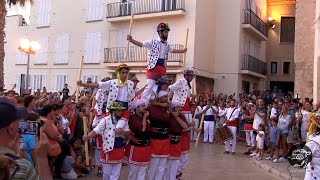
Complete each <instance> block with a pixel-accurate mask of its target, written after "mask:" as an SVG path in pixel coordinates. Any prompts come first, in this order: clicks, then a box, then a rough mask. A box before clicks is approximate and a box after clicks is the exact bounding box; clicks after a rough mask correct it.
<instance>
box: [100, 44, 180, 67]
mask: <svg viewBox="0 0 320 180" xmlns="http://www.w3.org/2000/svg"><path fill="white" fill-rule="evenodd" d="M172 46H173V48H174V49H183V48H184V47H183V45H179V44H175V45H172ZM125 50H126V48H125V47H114V48H105V49H104V58H105V60H104V63H107V66H108V67H117V66H118V65H119V64H120V63H125V64H127V65H128V66H132V67H146V66H147V59H148V49H147V48H142V47H138V46H132V47H129V50H128V57H127V59H125V58H124V54H125ZM182 61H183V54H181V53H179V54H178V53H169V55H168V61H167V66H171V67H180V66H182Z"/></svg>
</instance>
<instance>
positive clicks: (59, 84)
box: [52, 74, 67, 92]
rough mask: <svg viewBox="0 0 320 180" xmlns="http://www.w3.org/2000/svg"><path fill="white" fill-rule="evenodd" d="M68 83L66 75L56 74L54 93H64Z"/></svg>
mask: <svg viewBox="0 0 320 180" xmlns="http://www.w3.org/2000/svg"><path fill="white" fill-rule="evenodd" d="M66 82H67V75H66V74H55V75H54V79H53V88H52V89H53V91H54V92H59V91H62V89H63V87H64V84H65V83H66Z"/></svg>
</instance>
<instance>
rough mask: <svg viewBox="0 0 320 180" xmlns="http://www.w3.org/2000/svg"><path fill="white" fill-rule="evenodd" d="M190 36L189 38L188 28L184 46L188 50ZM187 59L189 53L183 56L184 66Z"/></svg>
mask: <svg viewBox="0 0 320 180" xmlns="http://www.w3.org/2000/svg"><path fill="white" fill-rule="evenodd" d="M188 36H189V28H187V34H186V42H185V44H184V48H187V46H188ZM186 57H187V52H185V53H184V54H183V66H184V65H185V64H186Z"/></svg>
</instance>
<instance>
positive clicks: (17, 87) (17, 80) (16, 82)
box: [14, 74, 21, 94]
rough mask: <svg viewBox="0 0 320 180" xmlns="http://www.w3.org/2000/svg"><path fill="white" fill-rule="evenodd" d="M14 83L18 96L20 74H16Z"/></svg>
mask: <svg viewBox="0 0 320 180" xmlns="http://www.w3.org/2000/svg"><path fill="white" fill-rule="evenodd" d="M14 83H15V84H16V89H17V91H18V93H19V94H20V88H21V74H16V77H15V81H14Z"/></svg>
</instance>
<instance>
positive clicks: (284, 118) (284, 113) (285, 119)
mask: <svg viewBox="0 0 320 180" xmlns="http://www.w3.org/2000/svg"><path fill="white" fill-rule="evenodd" d="M290 123H291V117H290V115H289V114H288V107H287V106H282V110H281V112H280V116H279V120H278V128H279V129H280V143H281V147H282V157H281V158H280V159H279V161H285V160H286V159H285V158H286V156H287V153H288V144H287V138H288V134H289V125H290Z"/></svg>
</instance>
